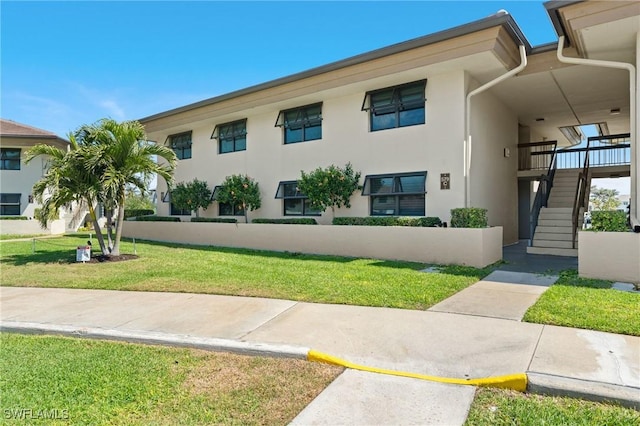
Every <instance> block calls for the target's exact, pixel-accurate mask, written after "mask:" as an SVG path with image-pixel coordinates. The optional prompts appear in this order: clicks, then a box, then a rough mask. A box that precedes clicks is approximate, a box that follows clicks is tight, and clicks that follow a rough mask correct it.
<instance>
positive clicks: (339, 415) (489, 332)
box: [0, 271, 640, 425]
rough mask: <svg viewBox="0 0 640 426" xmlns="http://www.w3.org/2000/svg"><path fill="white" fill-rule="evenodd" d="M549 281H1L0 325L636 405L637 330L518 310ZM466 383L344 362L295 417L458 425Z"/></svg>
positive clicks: (639, 390)
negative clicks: (286, 287)
mask: <svg viewBox="0 0 640 426" xmlns="http://www.w3.org/2000/svg"><path fill="white" fill-rule="evenodd" d="M552 280H553V278H548V277H540V276H537V275H535V274H514V273H513V272H504V271H496V272H494V273H493V274H491V275H489V276H488V277H487V278H486V279H485V280H483V281H481V282H479V283H477V284H475V285H473V286H471V287H469V288H468V289H466V290H464V291H462V292H460V293H458V294H457V295H455V296H454V297H452V298H450V299H448V300H445V301H444V302H442V303H440V304H438V305H436V306H434V307H432V308H431V309H430V310H428V311H411V310H401V309H388V308H368V307H359V306H343V305H326V304H313V303H299V302H292V301H286V300H274V299H261V298H247V297H228V296H213V295H194V294H183V293H143V292H119V291H105V290H74V289H43V288H12V287H0V307H1V313H0V320H1V322H0V327H1V329H2V330H4V331H19V332H46V333H62V334H70V335H81V336H85V337H95V338H111V339H120V340H129V341H138V342H147V343H163V344H175V345H183V346H194V347H201V348H208V349H217V350H233V351H236V352H244V353H266V354H270V355H281V356H294V357H304V354H306V351H307V349H308V348H313V349H316V350H319V351H322V352H326V353H329V354H331V355H334V356H337V357H340V358H344V359H346V360H348V361H351V362H354V363H358V364H363V365H367V366H371V367H379V368H388V369H394V370H400V371H408V372H413V373H421V374H428V375H433V376H442V377H454V378H480V377H490V376H498V375H506V374H514V373H523V372H527V373H528V375H529V379H530V388H531V389H533V390H537V391H544V390H548V391H550V392H553V393H555V394H569V395H573V396H580V397H585V398H591V399H603V398H606V399H612V400H616V401H619V402H621V403H623V404H625V405H627V406H633V407H636V408H640V338H639V337H631V336H623V335H616V334H610V333H601V332H595V331H587V330H578V329H571V328H564V327H554V326H543V325H539V324H529V323H523V322H521V321H520V318H521V316H522V314H523V313H524V311H525V310H526V307H528V305H529V304H532V303H534V302H535V300H536V298H537V297H538V296H539V294H541V292H542V291H544V289H546V287H547V286H548V285H549V284H550V282H551V281H552ZM505 281H506V282H505ZM520 299H522V300H523V302H522V303H520V302H518V300H520ZM525 306H526V307H525ZM474 391H475V389H474V388H473V387H471V386H457V385H447V384H441V383H434V382H428V381H422V380H417V379H409V378H401V377H395V376H386V375H380V374H374V373H365V372H360V371H354V370H347V371H345V372H344V373H343V374H342V375H341V376H340V377H338V379H336V380H335V381H334V382H333V383H332V384H331V385H329V387H328V388H327V389H326V390H325V391H324V392H322V393H321V394H320V395H319V396H318V397H317V398H316V399H315V400H314V401H313V402H312V403H311V404H310V405H309V406H308V407H307V408H306V409H305V410H303V411H302V412H301V413H300V415H299V416H298V417H297V418H296V419H295V420H294V422H293V423H294V424H438V425H439V424H448V425H450V424H462V423H463V422H464V420H465V419H466V416H467V413H468V410H469V406H470V404H471V402H472V401H473V396H474Z"/></svg>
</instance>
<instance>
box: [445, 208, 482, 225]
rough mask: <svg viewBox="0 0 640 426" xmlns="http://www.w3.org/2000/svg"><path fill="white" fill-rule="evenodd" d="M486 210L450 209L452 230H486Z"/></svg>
mask: <svg viewBox="0 0 640 426" xmlns="http://www.w3.org/2000/svg"><path fill="white" fill-rule="evenodd" d="M487 226H488V225H487V209H481V208H478V207H465V208H459V209H451V227H452V228H486V227H487Z"/></svg>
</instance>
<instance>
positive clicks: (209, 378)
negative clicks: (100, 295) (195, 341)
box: [0, 333, 342, 425]
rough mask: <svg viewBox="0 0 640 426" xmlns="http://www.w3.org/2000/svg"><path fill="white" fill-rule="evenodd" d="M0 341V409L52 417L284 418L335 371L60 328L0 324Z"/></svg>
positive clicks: (164, 420)
mask: <svg viewBox="0 0 640 426" xmlns="http://www.w3.org/2000/svg"><path fill="white" fill-rule="evenodd" d="M0 342H1V343H2V344H1V346H0V353H2V356H1V357H0V399H1V402H0V405H1V406H2V409H3V418H5V419H6V416H7V413H15V414H13V416H15V417H18V416H20V413H22V415H23V416H25V415H26V416H37V415H39V413H41V414H40V415H49V416H57V417H58V423H59V424H68V423H71V424H78V425H81V424H87V425H90V424H120V425H131V424H140V425H146V424H159V425H163V424H166V425H174V424H176V425H177V424H243V425H244V424H247V425H251V424H286V423H288V422H289V421H291V420H292V419H293V418H294V417H295V416H296V415H297V414H298V413H299V412H300V411H301V410H302V409H303V408H304V407H305V406H306V405H308V404H309V403H310V402H311V401H312V400H313V398H315V396H317V395H318V394H319V393H320V392H321V391H322V390H323V389H324V388H325V387H326V386H327V385H328V384H329V383H331V381H333V379H334V378H335V377H336V376H337V375H338V374H339V373H340V372H341V371H342V369H340V368H338V367H333V366H328V365H324V364H315V363H309V362H306V361H301V360H291V359H273V358H264V357H247V356H240V355H232V354H222V353H212V352H205V351H198V350H193V349H177V348H161V347H153V346H142V345H134V344H128V343H115V342H103V341H95V340H82V339H72V338H65V337H50V336H23V335H17V334H7V333H3V334H1V335H0ZM20 410H22V411H20ZM24 410H31V411H27V412H25V411H24ZM10 415H11V414H10ZM28 420H29V419H27V421H26V422H25V421H24V418H23V420H22V423H24V424H30V423H31V422H29V421H28ZM31 420H32V421H33V420H35V419H34V418H32V419H31ZM41 421H42V420H41ZM49 423H52V424H55V422H54V421H51V422H48V423H47V424H49Z"/></svg>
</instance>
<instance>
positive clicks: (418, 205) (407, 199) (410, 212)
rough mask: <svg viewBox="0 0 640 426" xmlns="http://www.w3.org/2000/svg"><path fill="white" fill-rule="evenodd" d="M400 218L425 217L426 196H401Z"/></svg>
mask: <svg viewBox="0 0 640 426" xmlns="http://www.w3.org/2000/svg"><path fill="white" fill-rule="evenodd" d="M399 197H400V212H399V215H400V216H424V194H421V195H401V196H399Z"/></svg>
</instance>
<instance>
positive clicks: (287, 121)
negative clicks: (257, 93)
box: [276, 103, 322, 144]
mask: <svg viewBox="0 0 640 426" xmlns="http://www.w3.org/2000/svg"><path fill="white" fill-rule="evenodd" d="M276 127H282V128H283V130H284V143H285V144H290V143H298V142H305V141H312V140H316V139H322V104H321V103H319V104H313V105H307V106H303V107H299V108H293V109H288V110H284V111H280V114H278V119H277V120H276Z"/></svg>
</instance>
